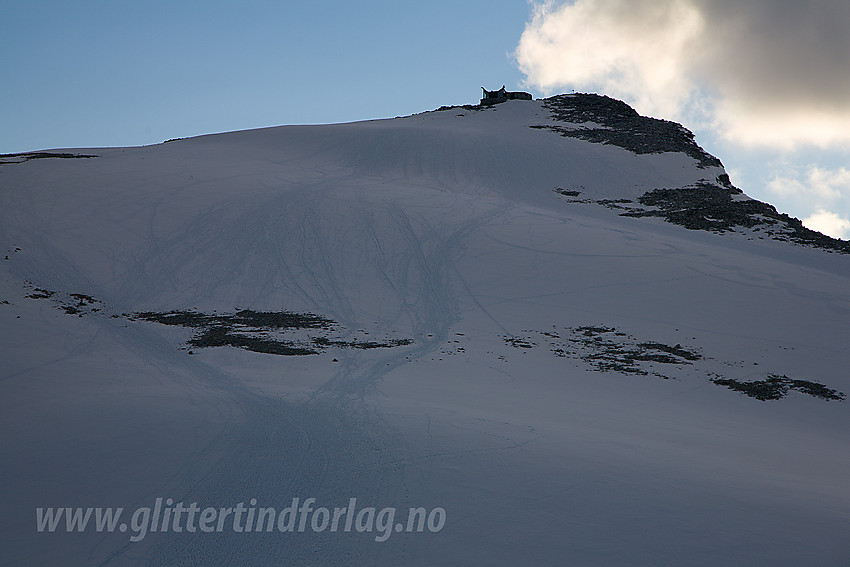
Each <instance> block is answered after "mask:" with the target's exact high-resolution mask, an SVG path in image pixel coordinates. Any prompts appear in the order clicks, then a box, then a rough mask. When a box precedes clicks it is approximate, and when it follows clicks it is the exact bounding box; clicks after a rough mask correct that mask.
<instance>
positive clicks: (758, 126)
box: [0, 0, 850, 237]
mask: <svg viewBox="0 0 850 567" xmlns="http://www.w3.org/2000/svg"><path fill="white" fill-rule="evenodd" d="M3 13H4V17H3V18H2V20H0V69H2V72H3V77H4V79H3V80H4V86H5V88H4V89H0V108H2V111H0V132H2V133H1V134H0V153H12V152H21V151H32V150H39V149H49V148H60V147H92V146H94V147H97V146H125V145H145V144H151V143H157V142H161V141H163V140H165V139H169V138H176V137H186V136H193V135H199V134H203V133H210V132H219V131H230V130H241V129H248V128H255V127H263V126H273V125H277V124H305V123H331V122H347V121H354V120H362V119H369V118H384V117H392V116H395V115H407V114H413V113H417V112H422V111H425V110H429V109H433V108H436V107H438V106H441V105H444V104H463V103H471V102H476V101H477V97H478V96H479V92H480V91H479V90H478V89H479V87H480V86H481V85H484V86H487V87H488V88H498V87H500V86H501V85H502V84H507V85H508V87H509V88H521V87H524V88H526V89H527V90H530V91H531V92H533V94H535V95H536V96H545V95H549V94H555V93H557V92H570V91H572V90H575V91H590V92H600V93H602V94H607V95H609V96H613V97H616V98H620V99H623V100H625V101H626V102H628V103H629V104H631V105H633V106H634V107H635V108H636V109H637V110H638V111H639V112H641V113H642V114H647V115H651V116H656V117H659V118H665V119H670V120H675V121H677V122H681V123H683V124H684V125H685V126H686V127H688V128H689V129H691V130H693V131H694V132H695V133H696V135H697V141H698V143H700V144H701V145H702V146H704V147H705V148H706V149H707V150H708V151H709V152H711V153H712V154H714V155H716V156H717V157H719V158H720V159H721V160H722V161H723V163H724V165H725V166H726V167H727V170H729V173H730V175H731V177H732V180H733V182H734V183H735V184H736V185H738V186H739V187H740V188H741V189H743V190H744V191H745V192H747V193H748V194H749V195H751V196H753V197H755V198H758V199H761V200H765V201H768V202H770V203H772V204H774V205H776V206H777V208H778V209H780V210H781V211H784V212H788V213H790V214H792V215H793V216H797V217H800V218H802V219H804V221H805V222H806V224H807V225H809V226H811V227H813V228H816V229H818V230H821V231H823V232H826V233H827V234H830V235H832V236H837V237H850V170H848V163H850V29H848V28H850V4H848V3H846V2H843V1H838V0H821V1H808V2H806V1H804V2H799V1H796V2H795V1H792V0H750V1H748V2H746V3H742V2H738V1H734V0H575V1H571V2H569V1H568V2H565V1H560V2H555V1H545V2H526V1H525V0H510V1H508V0H501V1H500V0H494V1H490V2H484V1H478V0H473V1H468V2H463V3H452V2H445V1H435V2H431V3H428V4H422V3H388V2H381V1H375V0H373V1H365V2H361V3H346V2H341V1H328V0H319V1H317V2H312V3H291V2H273V1H259V0H247V1H245V2H239V3H237V2H228V1H215V0H213V1H208V2H199V1H187V2H179V3H173V2H163V1H154V2H148V3H144V4H141V3H113V2H108V1H103V0H94V1H90V2H85V3H75V4H68V3H65V2H60V1H58V0H34V1H33V2H26V3H10V4H9V5H7V6H5V7H4V11H3Z"/></svg>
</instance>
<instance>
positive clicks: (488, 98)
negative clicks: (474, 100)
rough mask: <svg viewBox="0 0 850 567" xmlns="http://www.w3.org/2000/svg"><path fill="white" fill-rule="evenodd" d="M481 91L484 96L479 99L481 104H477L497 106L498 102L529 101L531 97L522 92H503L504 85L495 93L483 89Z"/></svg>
mask: <svg viewBox="0 0 850 567" xmlns="http://www.w3.org/2000/svg"><path fill="white" fill-rule="evenodd" d="M481 90H482V91H484V96H483V97H482V98H481V102H480V103H479V104H486V105H491V104H499V103H500V102H505V101H506V100H515V99H516V100H531V95H530V94H529V93H523V92H514V93H512V92H508V91H506V90H505V85H502V88H501V89H499V90H497V91H488V90H487V89H485V88H484V87H481Z"/></svg>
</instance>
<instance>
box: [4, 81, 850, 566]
mask: <svg viewBox="0 0 850 567" xmlns="http://www.w3.org/2000/svg"><path fill="white" fill-rule="evenodd" d="M0 238H2V245H3V246H4V247H5V250H3V251H2V252H0V253H2V256H3V257H4V259H3V261H2V272H0V274H2V278H0V319H2V326H0V329H2V333H3V336H2V338H3V340H2V343H1V344H2V353H0V359H2V360H3V361H4V364H3V370H2V372H0V400H2V402H0V415H2V418H0V424H2V429H3V431H5V432H7V433H6V435H4V445H3V447H4V456H5V457H6V459H5V464H4V482H3V483H2V488H0V498H2V499H3V502H4V508H3V512H2V513H0V534H3V535H2V536H0V537H2V538H3V549H4V559H5V560H6V562H8V563H9V564H27V563H41V564H57V565H60V564H68V565H74V564H78V563H79V558H80V557H85V561H86V562H90V563H98V564H106V565H110V564H114V565H125V564H152V565H159V564H176V563H181V562H187V561H191V562H195V563H199V564H205V565H217V564H232V563H239V564H245V565H255V564H256V565H267V564H277V563H281V562H284V563H291V564H298V565H336V564H352V565H364V564H369V565H402V564H403V565H442V564H446V565H518V564H535V565H573V564H575V565H623V564H629V565H665V564H669V565H680V564H694V565H729V564H747V565H755V564H764V565H802V564H818V565H837V564H842V563H843V562H846V560H847V558H848V557H850V553H848V548H847V545H846V543H845V541H846V537H845V532H846V526H847V521H848V519H850V506H848V504H847V502H850V490H848V485H847V482H846V471H847V470H848V468H850V454H849V453H848V452H847V450H846V448H847V444H848V441H850V439H848V433H847V432H848V431H850V414H848V411H847V404H846V401H845V399H846V394H845V393H846V392H848V391H850V379H848V377H847V374H846V372H845V369H846V368H847V366H848V363H850V354H848V351H847V349H846V344H845V343H846V323H847V320H848V315H850V302H848V295H847V290H848V289H850V269H848V262H847V257H846V256H845V255H844V253H846V252H848V248H847V246H848V245H847V243H846V242H842V241H838V240H834V239H830V238H828V237H826V236H824V235H821V234H819V233H816V232H814V231H811V230H808V229H806V228H804V227H803V226H802V225H801V224H800V222H799V221H798V220H796V219H792V218H790V217H788V216H787V215H784V214H780V213H778V212H777V211H776V210H775V209H774V208H773V207H772V206H771V205H769V204H766V203H762V202H760V201H757V200H754V199H751V198H750V197H748V196H747V195H746V194H745V193H743V192H742V191H741V190H740V189H738V188H736V187H735V186H734V185H733V184H732V182H731V180H730V178H729V176H728V175H727V173H726V171H725V170H724V169H723V166H722V164H721V162H720V160H718V159H717V158H716V157H714V156H711V155H710V154H708V153H707V152H706V151H704V150H703V149H702V148H700V147H699V146H698V145H697V144H696V142H695V141H694V136H693V134H692V133H691V132H690V131H688V130H687V129H686V128H685V127H683V126H681V125H679V124H675V123H673V122H668V121H663V120H657V119H652V118H647V117H642V116H640V115H639V114H638V113H636V112H635V111H634V110H633V109H631V108H630V107H629V106H628V105H626V104H624V103H622V102H620V101H616V100H614V99H611V98H608V97H604V96H598V95H590V94H570V95H560V96H556V97H551V98H548V99H543V100H535V101H532V100H506V101H504V102H501V103H499V104H496V105H480V106H478V105H476V106H472V105H470V106H455V107H443V108H441V109H439V110H436V111H431V112H424V113H421V114H416V115H413V116H407V117H400V118H394V119H388V120H373V121H366V122H356V123H350V124H334V125H318V126H283V127H275V128H265V129H260V130H251V131H243V132H232V133H225V134H216V135H209V136H200V137H196V138H189V139H181V140H174V141H170V142H168V143H163V144H158V145H155V146H147V147H138V148H97V149H64V150H61V151H60V150H55V151H41V152H34V153H26V154H15V155H5V156H0ZM309 499H315V500H310V501H309V502H308V500H309ZM296 500H297V502H296ZM178 503H179V504H178ZM192 503H196V504H197V507H198V510H206V509H211V510H213V512H211V514H213V515H214V516H215V517H216V518H218V519H219V520H220V521H219V522H218V523H215V522H213V523H212V524H209V526H212V527H211V528H210V530H209V531H207V530H202V529H200V527H199V525H197V524H196V525H193V529H192V530H190V529H188V524H186V523H185V522H187V521H188V516H189V512H188V511H184V508H185V509H186V510H188V507H189V506H190V505H191V504H192ZM106 507H112V508H110V509H111V510H115V509H117V508H121V509H122V510H123V512H122V513H123V516H121V517H120V518H119V519H118V520H116V522H115V523H114V525H113V527H112V528H111V529H110V528H109V527H108V526H106V524H104V526H105V527H103V529H101V530H100V531H98V530H97V529H96V528H95V527H93V526H94V525H95V524H94V522H95V520H94V519H92V522H93V523H92V524H91V525H90V526H88V527H83V528H82V529H78V528H79V527H80V524H79V521H82V518H83V517H85V514H86V510H89V512H90V515H91V517H92V518H95V514H101V513H102V512H103V510H104V509H105V508H106ZM343 508H344V510H343ZM48 509H50V510H51V512H50V514H52V515H51V516H49V517H48V516H47V515H45V514H47V512H46V510H48ZM60 509H61V510H62V511H63V512H62V513H63V514H65V513H67V515H70V516H71V517H74V514H75V513H77V512H78V514H77V515H78V519H79V521H77V520H75V521H74V522H75V523H73V526H72V527H68V526H70V525H71V524H66V520H65V518H66V517H67V516H61V517H60V516H57V515H56V514H58V512H57V510H60ZM97 509H100V510H101V512H93V511H92V510H97ZM390 509H392V510H394V511H395V512H394V513H395V516H394V517H393V516H392V515H391V514H390V513H389V512H387V511H388V510H390ZM410 509H413V510H419V509H421V510H422V512H421V514H419V512H414V513H412V515H411V516H410V518H412V519H410V521H409V523H408V519H409V514H408V510H410ZM39 510H40V511H39ZM166 510H167V512H166ZM225 510H229V511H227V512H225ZM355 510H356V513H355ZM370 510H371V511H370ZM75 511H76V512H75ZM337 511H338V512H339V513H338V515H337V516H334V514H335V513H336V512H337ZM272 512H274V516H273V518H274V519H273V520H269V518H270V517H272V516H271V513H272ZM157 514H158V515H157ZM166 514H167V515H166ZM299 514H300V516H299ZM325 514H327V521H325ZM198 515H199V516H198V517H200V512H198ZM347 515H350V521H348V523H347V524H346V518H347V517H348V516H347ZM34 516H36V525H34V522H33V517H34ZM131 516H132V518H133V520H131ZM208 517H209V515H208ZM295 517H297V518H298V521H301V520H303V523H301V524H300V525H301V526H303V528H302V529H299V528H298V526H299V523H298V521H296V522H295V524H294V526H295V527H292V526H291V525H290V524H288V523H287V522H289V521H290V520H291V519H292V518H295ZM333 517H336V520H333ZM50 518H54V519H56V521H55V522H54V523H53V524H51V520H50ZM164 518H168V519H165V520H164ZM193 518H194V516H193ZM237 518H238V519H237ZM249 518H250V524H249V523H248V522H249ZM393 518H394V519H393ZM195 519H197V518H195ZM278 520H279V521H278ZM420 520H421V521H420ZM193 521H194V519H193ZM39 522H40V523H39ZM163 522H165V523H163ZM168 522H172V523H168ZM181 522H183V523H182V524H181ZM332 522H336V523H332ZM50 525H53V527H54V529H53V530H51V529H49V526H50ZM122 525H123V528H122V527H121V526H122ZM166 525H167V526H168V528H166V527H165V526H166ZM249 525H250V529H248V526H249ZM417 525H418V526H419V527H420V528H421V529H417V528H416V526H417ZM39 526H41V528H39ZM175 526H176V527H180V528H181V529H180V530H177V529H175ZM333 526H336V527H335V528H334V527H333ZM345 526H348V528H349V529H348V530H346V529H345ZM154 527H157V529H152V528H154ZM287 527H289V528H291V529H287ZM66 528H67V529H66ZM72 528H73V529H72ZM196 528H197V529H196ZM237 528H238V529H237ZM337 528H338V529H337Z"/></svg>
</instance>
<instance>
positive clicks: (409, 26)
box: [0, 0, 529, 153]
mask: <svg viewBox="0 0 850 567" xmlns="http://www.w3.org/2000/svg"><path fill="white" fill-rule="evenodd" d="M2 14H3V16H2V18H0V68H2V70H3V75H4V77H5V78H4V83H5V88H3V89H0V104H2V108H3V111H2V128H1V129H0V153H10V152H20V151H27V150H34V149H44V148H53V147H75V146H76V147H84V146H115V145H141V144H150V143H156V142H161V141H163V140H165V139H168V138H173V137H180V136H191V135H196V134H202V133H209V132H220V131H229V130H237V129H245V128H252V127H260V126H271V125H278V124H296V123H328V122H342V121H352V120H360V119H367V118H383V117H392V116H397V115H405V114H412V113H415V112H421V111H423V110H431V109H433V108H436V107H439V106H441V105H443V104H463V103H473V102H477V99H478V98H479V97H480V89H479V87H480V86H482V85H488V86H491V88H492V86H494V85H495V86H501V85H502V84H503V83H508V84H509V86H517V84H518V83H519V81H520V80H521V79H522V73H521V72H520V71H519V69H518V68H517V66H516V64H515V63H514V62H513V61H512V58H511V55H510V53H511V52H512V51H513V49H514V48H515V46H516V42H517V41H518V39H519V36H520V34H521V33H522V30H523V27H524V25H525V23H526V21H527V19H528V15H529V6H528V4H527V3H526V2H525V0H513V1H492V0H491V1H472V2H461V3H457V2H392V1H388V2H375V1H366V2H339V1H322V0H318V1H311V2H272V1H256V0H247V1H240V2H223V1H210V0H205V1H203V2H180V1H169V2H144V3H142V2H123V1H121V2H115V1H110V2H96V1H83V2H73V3H72V2H66V1H61V2H60V1H40V0H28V1H27V2H7V3H6V4H5V5H4V7H3V10H2ZM496 83H498V85H496Z"/></svg>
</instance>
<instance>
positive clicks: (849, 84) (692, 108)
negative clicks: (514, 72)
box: [516, 0, 850, 149]
mask: <svg viewBox="0 0 850 567" xmlns="http://www.w3.org/2000/svg"><path fill="white" fill-rule="evenodd" d="M533 6H534V8H533V10H534V11H533V15H532V18H531V21H530V22H529V23H528V24H527V26H526V28H525V31H524V32H523V34H522V37H521V39H520V42H519V45H518V47H517V50H516V57H517V62H518V63H519V66H520V69H521V70H522V71H523V72H524V73H526V75H527V79H526V81H527V84H528V85H529V86H533V87H537V88H539V89H541V90H542V91H543V92H546V93H552V92H554V91H555V90H558V89H564V88H575V89H578V90H583V89H589V90H600V91H603V92H605V93H606V94H610V95H611V96H615V97H617V98H623V99H625V100H627V101H628V102H630V103H632V104H634V105H635V106H636V107H637V109H638V110H639V111H640V112H642V113H644V114H651V115H660V116H662V117H664V118H670V119H674V120H687V122H688V123H689V124H691V125H693V124H694V123H695V122H707V123H710V124H712V125H713V127H714V129H715V131H716V132H717V133H718V134H720V135H721V136H724V137H726V138H727V139H729V140H732V141H735V142H737V143H740V144H748V145H762V146H769V147H779V148H784V149H790V148H792V147H793V146H795V145H796V144H800V143H808V144H815V145H821V146H826V145H829V144H835V143H844V142H848V143H850V73H848V72H847V71H848V69H850V33H848V22H850V2H846V1H844V0H823V1H821V2H799V1H797V0H751V1H748V2H740V0H574V1H573V2H570V3H560V4H559V3H555V2H554V1H551V0H550V1H547V2H543V3H535V4H534V5H533Z"/></svg>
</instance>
